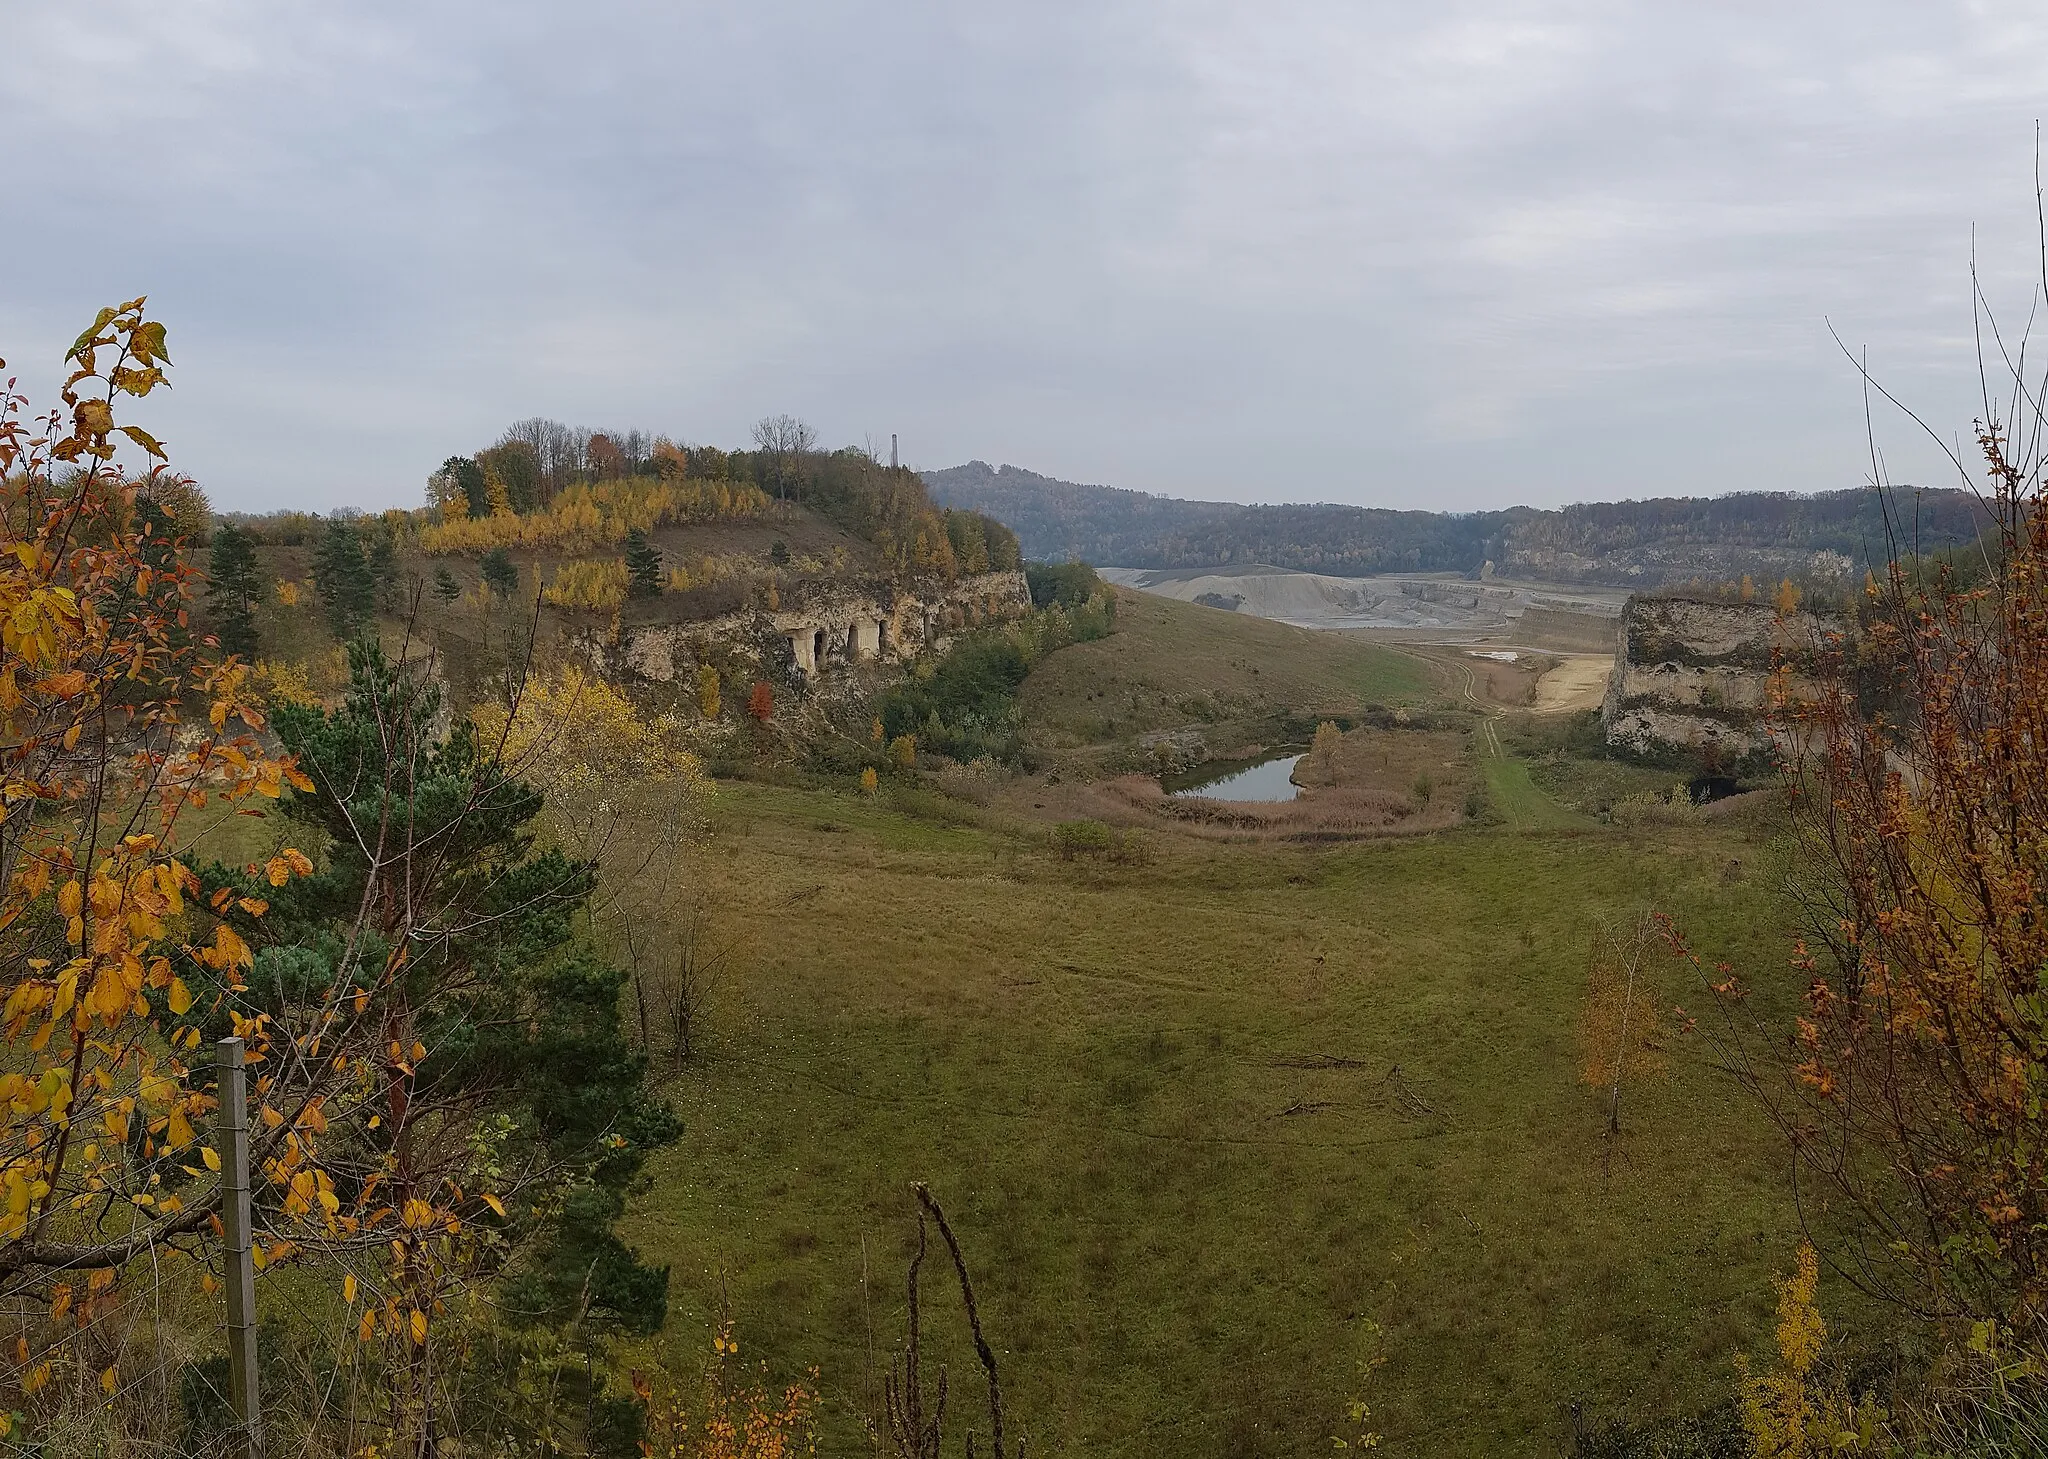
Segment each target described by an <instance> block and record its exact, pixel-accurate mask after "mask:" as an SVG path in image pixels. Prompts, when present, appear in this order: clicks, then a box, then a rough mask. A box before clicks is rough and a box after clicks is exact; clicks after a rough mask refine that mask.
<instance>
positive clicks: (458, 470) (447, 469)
mask: <svg viewBox="0 0 2048 1459" xmlns="http://www.w3.org/2000/svg"><path fill="white" fill-rule="evenodd" d="M427 500H428V502H429V503H431V504H432V505H434V506H436V507H439V508H440V509H441V514H442V516H443V517H444V518H448V519H458V518H462V517H481V516H483V515H484V514H485V513H486V512H488V511H489V510H490V506H489V504H488V503H487V501H486V500H485V492H484V473H483V469H482V468H481V467H479V466H478V465H477V464H476V462H475V461H474V460H472V459H471V458H470V457H468V456H450V457H449V458H448V459H447V460H446V461H443V462H442V463H441V469H440V470H439V471H436V472H435V473H434V474H433V475H432V476H430V477H428V478H427Z"/></svg>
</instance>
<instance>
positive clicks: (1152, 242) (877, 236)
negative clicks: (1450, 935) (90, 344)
mask: <svg viewBox="0 0 2048 1459" xmlns="http://www.w3.org/2000/svg"><path fill="white" fill-rule="evenodd" d="M4 23H5V24H6V26H7V34H6V44H7V49H8V51H9V63H8V64H7V65H6V66H5V67H0V128H4V132H5V135H6V136H7V137H8V140H9V142H10V145H11V146H12V147H13V148H14V156H15V157H16V159H17V162H16V167H17V182H18V184H19V185H17V186H16V187H14V188H12V189H10V190H9V201H8V203H7V204H6V205H5V207H6V209H7V213H8V216H7V218H6V220H5V225H4V233H0V236H4V237H5V238H6V240H7V248H6V263H7V265H8V266H7V268H6V269H5V272H4V274H0V353H5V354H6V355H7V356H8V358H9V360H10V362H11V363H12V365H13V367H14V368H16V369H18V370H21V371H22V372H23V373H24V374H25V375H26V376H27V377H28V383H31V384H32V385H34V386H36V387H37V388H38V390H47V388H48V386H49V384H50V383H52V380H53V377H54V369H53V368H52V366H53V362H54V360H55V357H56V355H57V353H59V352H60V351H61V349H62V342H63V341H64V340H66V339H68V338H69V336H70V334H71V333H73V332H75V330H76V328H77V327H78V324H79V323H81V322H83V319H84V318H86V317H89V311H90V310H91V309H92V308H93V307H95V306H96V305H97V304H98V303H100V302H103V301H105V300H111V299H113V298H115V297H118V296H124V295H126V294H130V293H134V292H140V291H144V290H147V291H148V292H150V293H151V295H152V298H153V301H154V305H155V307H156V308H157V309H158V311H159V312H160V314H161V315H162V317H164V318H165V319H166V320H167V321H168V322H169V323H170V325H171V328H172V340H173V343H174V352H175V354H176V357H177V359H178V364H179V369H178V372H177V375H176V380H177V390H176V393H175V394H174V395H173V396H171V397H169V398H168V399H166V400H165V401H164V402H163V403H162V404H158V403H157V402H156V401H154V400H152V401H151V402H150V403H149V415H150V423H151V424H152V425H161V427H162V434H163V435H165V436H166V437H167V438H169V439H170V440H171V441H172V443H173V446H174V448H175V451H176V456H177V459H178V461H179V463H180V464H181V465H182V466H183V467H185V468H186V469H188V470H190V471H192V472H193V473H194V474H196V475H198V476H199V477H200V478H201V479H202V480H204V481H205V482H206V483H207V484H208V485H209V486H210V488H211V489H212V490H213V492H214V494H215V496H216V498H217V499H218V500H220V501H221V502H222V503H223V504H228V505H235V506H245V507H262V506H268V505H276V504H281V503H286V502H290V503H310V504H316V505H322V504H340V503H354V504H361V505H381V504H385V503H388V502H391V501H414V500H417V499H418V496H419V490H420V482H421V480H422V479H423V477H424V476H425V474H426V472H427V471H428V470H430V469H431V468H432V466H433V465H434V464H435V463H436V462H438V461H439V460H440V459H441V458H442V457H443V456H445V455H447V454H449V453H450V452H451V451H455V450H460V449H466V448H469V447H472V446H474V445H477V444H480V443H482V442H483V441H485V440H487V439H489V438H490V437H491V436H493V435H494V434H495V433H496V432H497V430H498V429H499V428H500V427H501V426H502V425H503V424H505V423H506V422H508V421H510V420H512V419H514V418H516V417H519V416H523V415H530V414H536V413H545V414H554V415H560V416H563V417H565V418H569V419H575V420H581V421H585V422H588V423H591V424H599V425H601V424H617V425H641V426H644V427H647V428H650V429H659V430H667V431H669V432H672V433H675V434H678V435H682V436H686V437H689V438H692V439H699V440H713V441H722V442H728V443H736V442H738V441H740V440H742V439H743V438H744V436H745V433H746V428H747V425H748V423H749V422H750V421H752V420H753V419H754V418H755V417H757V416H759V415H762V414H765V413H769V412H771V411H779V410H792V411H795V412H798V413H800V414H803V415H804V416H806V417H807V418H809V419H811V420H812V421H813V422H814V423H816V425H817V426H818V427H819V428H820V430H821V431H822V432H823V434H824V435H825V437H826V438H827V439H828V440H848V441H858V440H860V439H862V438H863V437H875V438H880V439H885V438H886V436H887V433H888V432H890V431H896V432H899V433H900V434H901V436H902V438H903V440H904V442H905V445H906V448H907V450H908V451H909V453H910V455H911V457H912V459H913V460H915V461H917V462H918V463H920V464H924V465H934V466H936V465H946V464H951V463H953V462H955V461H959V460H963V459H966V458H968V457H970V456H980V457H984V458H987V459H991V460H1009V461H1015V462H1017V463H1019V464H1024V465H1028V466H1031V467H1033V468H1034V469H1038V470H1042V471H1046V472H1049V473H1052V474H1055V475H1061V476H1068V477H1074V478H1079V479H1085V480H1096V481H1110V482H1114V483H1117V484H1120V485H1128V486H1137V487H1143V488H1148V489H1151V490H1158V491H1168V492H1175V493H1180V494H1186V495H1198V496H1200V495H1206V496H1230V497H1237V498H1240V499H1247V498H1249V499H1279V498H1299V497H1317V498H1324V499H1334V500H1351V501H1360V502H1369V503H1385V504H1404V505H1405V504H1415V505H1429V506H1439V507H1457V508H1471V507H1480V506H1493V505H1500V504H1504V503H1507V502H1510V501H1518V500H1526V501H1533V502H1556V501H1562V500H1571V499H1584V498H1589V497H1598V496H1615V495H1626V494H1638V495H1639V494H1645V493H1649V492H1663V491H1694V492H1698V491H1714V490H1722V489H1728V488H1732V487H1771V488H1788V489H1814V488H1821V487H1833V486H1840V485H1845V484H1850V483H1852V482H1854V481H1855V480H1856V479H1857V478H1858V475H1859V472H1860V469H1861V462H1862V459H1863V453H1862V438H1861V424H1860V421H1861V415H1860V403H1859V400H1858V391H1857V385H1856V381H1855V377H1854V374H1853V372H1852V371H1850V370H1849V368H1848V367H1847V365H1846V363H1845V362H1844V361H1843V360H1842V359H1841V357H1840V355H1839V353H1837V351H1836V349H1835V346H1834V345H1833V343H1832V342H1831V341H1830V339H1829V337H1828V334H1827V330H1826V327H1825V323H1824V318H1825V319H1831V320H1833V321H1834V323H1835V324H1836V326H1837V327H1838V328H1839V329H1840V330H1841V331H1842V333H1843V336H1844V338H1845V339H1846V340H1848V341H1849V342H1850V343H1852V344H1853V345H1855V346H1857V347H1859V348H1860V347H1863V346H1866V345H1867V346H1868V347H1869V349H1870V351H1871V359H1872V362H1873V365H1874V366H1875V367H1876V368H1877V369H1879V370H1880V371H1881V372H1882V373H1883V374H1884V375H1885V376H1886V377H1887V379H1888V380H1890V381H1892V382H1894V383H1895V384H1896V385H1897V386H1898V388H1899V389H1901V390H1902V391H1903V392H1904V393H1905V394H1907V395H1908V396H1910V397H1911V398H1913V399H1914V400H1915V401H1916V403H1919V404H1922V405H1924V406H1925V407H1926V408H1927V410H1928V412H1929V413H1930V415H1931V416H1933V417H1934V418H1936V419H1939V420H1942V421H1943V422H1944V423H1946V424H1948V425H1952V426H1954V427H1957V428H1962V427H1966V426H1967V423H1968V420H1969V418H1970V416H1971V414H1972V413H1973V411H1974V408H1975V389H1974V386H1975V381H1974V373H1973V369H1974V366H1973V356H1972V353H1971V343H1970V309H1969V297H1968V272H1967V271H1968V266H1969V254H1970V248H1971V238H1972V228H1973V225H1974V227H1975V229H1976V246H1977V248H1978V251H1979V256H1980V259H1981V262H1982V264H1983V267H1984V272H1985V275H1986V278H1987V282H1988V287H1989V288H1990V290H1991V292H1992V294H1993V297H1994V299H1996V300H1997V301H1998V302H2000V303H2001V305H2003V306H2005V307H2006V309H2007V311H2008V312H2009V313H2012V314H2015V315H2019V316H2023V315H2024V313H2025V309H2026V304H2027V299H2028V292H2029V289H2030V286H2031V284H2032V281H2033V272H2032V271H2033V270H2034V269H2035V268H2036V265H2037V263H2038V260H2037V259H2036V257H2035V255H2034V247H2035V239H2034V234H2033V227H2034V220H2033V198H2032V195H2031V186H2032V172H2031V168H2032V146H2033V122H2034V118H2035V116H2036V114H2037V112H2038V110H2039V108H2040V106H2041V101H2042V97H2043V95H2044V90H2048V44H2044V41H2048V33H2044V32H2048V19H2044V17H2043V16H2042V15H2041V14H2039V13H2038V7H2036V6H2026V5H2019V4H2006V3H1985V4H1975V5H1928V4H1919V3H1905V0H1898V3H1863V4H1848V3H1841V4H1835V3H1827V4H1814V5H1808V6H1800V7H1786V6H1782V5H1771V6H1766V5H1761V4H1756V5H1749V4H1726V5H1715V6H1691V7H1677V6H1666V5H1652V4H1636V5H1620V4H1591V3H1587V4H1570V3H1550V4H1527V3H1514V4H1510V3H1507V0H1493V3H1490V4H1476V3H1473V4H1455V3H1454V4H1433V5H1414V4H1407V5H1396V4H1386V3H1381V4H1366V5H1360V4H1355V3H1340V0H1295V3H1288V4H1282V5H1261V6H1251V5H1245V4H1242V3H1230V4H1226V3H1215V0H1210V3H1205V0H1189V3H1150V4H1140V3H1131V0H1111V3H1106V4H1105V3H1097V4H1086V3H1078V0H1069V3H1058V0H1055V3H1047V4H1042V5H1036V6H1030V7H1005V8H997V7H964V6H958V5H937V4H914V3H913V4H906V5H899V6H888V7H882V6H854V5H848V4H834V3H827V0H818V3H810V4H799V3H793V0H792V3H772V0H769V3H753V4H740V3H730V4H695V5H668V4H654V3H647V4H629V3H620V0H596V3H586V4H583V5H579V6H573V7H568V6H559V5H549V4H537V3H527V4H519V3H507V4H496V5H482V4H472V3H463V4H456V3H441V4H408V5H402V4H395V3H359V4H352V5H350V6H347V7H334V6H320V5H315V4H310V3H293V0H277V3H262V0H193V3H190V4H184V5H179V6H175V7H170V6H162V5H155V4H149V3H147V0H109V3H103V4H100V5H96V6H93V7H90V8H87V7H78V6H72V5H64V4H57V3H44V0H27V3H26V4H23V3H20V0H17V4H16V5H15V6H14V7H11V9H10V14H9V15H8V17H7V19H6V21H5V22H4ZM1887 440H1888V442H1889V443H1890V445H1891V446H1892V449H1893V450H1894V452H1895V456H1894V460H1895V463H1896V464H1897V466H1898V469H1900V470H1901V471H1903V472H1905V473H1907V474H1915V473H1918V474H1926V475H1931V474H1932V472H1933V469H1934V466H1933V462H1932V460H1931V458H1930V456H1929V453H1928V452H1927V451H1925V450H1924V449H1923V448H1922V447H1920V446H1918V445H1917V444H1916V443H1915V442H1914V441H1913V439H1912V436H1911V433H1910V432H1909V431H1906V430H1904V429H1902V428H1895V427H1887Z"/></svg>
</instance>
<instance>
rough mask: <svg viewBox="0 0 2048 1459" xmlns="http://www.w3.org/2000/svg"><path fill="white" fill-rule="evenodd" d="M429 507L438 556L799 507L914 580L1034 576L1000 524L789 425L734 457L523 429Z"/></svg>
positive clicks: (610, 538)
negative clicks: (944, 504) (947, 505)
mask: <svg viewBox="0 0 2048 1459" xmlns="http://www.w3.org/2000/svg"><path fill="white" fill-rule="evenodd" d="M428 498H429V500H430V501H431V502H432V504H433V505H434V507H435V508H436V509H437V510H438V512H439V514H440V516H441V519H442V520H441V523H440V524H439V525H436V526H431V527H429V528H427V529H426V531H425V532H424V533H423V534H422V545H423V546H424V547H425V548H426V550H428V551H429V552H434V551H452V552H462V551H470V550H483V549H486V548H489V547H509V548H518V547H528V548H536V549H553V550H568V551H588V550H591V549H594V548H596V547H600V546H604V545H610V544H613V543H619V542H623V541H626V540H627V539H628V538H629V536H630V535H631V534H633V533H639V534H641V536H642V537H643V538H644V537H645V535H646V534H647V533H649V532H651V531H653V530H654V529H655V528H656V527H659V526H661V525H664V524H666V523H671V522H681V521H690V520H696V519H712V518H722V517H740V518H758V517H762V516H765V515H767V514H768V513H769V512H770V510H771V509H772V508H773V507H774V505H775V504H776V503H778V502H795V503H797V504H799V505H802V506H804V507H807V508H809V509H810V510H812V511H814V512H816V513H817V514H818V515H819V516H821V517H823V518H825V519H826V520H827V521H829V522H831V523H832V524H833V525H834V526H837V527H841V528H843V529H845V530H846V531H848V532H851V533H853V534H854V535H855V536H858V537H862V538H865V539H866V540H868V541H870V542H873V543H874V544H875V545H876V546H877V547H879V548H880V549H881V550H882V553H883V555H884V556H885V557H886V558H887V560H888V561H889V562H890V563H891V564H892V565H893V566H894V567H896V568H897V569H899V570H902V571H911V572H933V573H938V574H941V575H943V576H947V577H951V576H955V575H957V574H962V573H982V572H1003V571H1014V570H1015V569H1017V568H1018V567H1020V566H1022V563H1023V554H1022V551H1021V549H1020V548H1019V545H1018V541H1017V537H1016V534H1015V533H1013V532H1011V531H1010V530H1009V529H1008V528H1007V527H1005V526H1003V525H1002V524H1001V523H1000V522H998V521H996V520H995V519H993V518H992V517H988V516H985V515H983V514H982V513H980V512H976V511H967V510H953V511H942V510H940V509H938V508H936V507H934V506H933V504H932V501H931V498H930V496H929V494H928V493H927V492H926V490H925V486H924V483H923V481H922V480H920V479H919V477H918V476H917V474H916V473H915V472H913V471H910V470H907V469H904V468H901V467H890V466H885V465H883V464H882V463H881V462H879V461H877V460H876V459H875V458H874V457H873V456H872V455H871V454H870V453H868V452H867V451H864V450H861V449H858V448H855V447H843V448H841V449H838V450H832V451H827V450H823V449H820V448H819V447H818V445H817V440H816V435H815V433H814V432H813V431H812V430H811V429H810V428H809V427H808V426H806V425H804V424H803V423H802V422H801V421H798V420H795V419H794V418H793V417H788V416H778V417H772V418H770V419H768V420H766V421H763V422H762V423H761V424H760V425H759V426H758V427H756V429H755V431H754V442H753V449H751V450H735V451H727V450H722V449H720V448H718V447H715V446H684V445H681V444H678V443H677V442H675V441H673V440H671V439H669V438H668V437H666V436H659V435H649V434H647V433H646V432H643V431H637V430H635V431H625V432H607V431H591V430H585V429H580V428H571V427H569V426H565V425H562V424H561V423H560V422H556V421H547V420H538V419H536V420H526V421H520V422H518V423H517V424H515V425H514V426H512V427H511V428H510V429H508V430H507V431H506V432H505V434H504V435H503V436H501V437H500V438H499V439H498V441H497V442H496V443H495V444H493V445H491V446H489V447H486V448H485V449H483V450H481V451H478V452H476V453H475V454H474V455H472V456H455V457H450V458H449V459H448V460H447V461H446V462H444V463H443V464H442V466H441V468H440V470H438V471H437V472H435V473H434V475H433V477H432V478H431V479H430V480H429V482H428ZM630 566H631V565H630V564H629V570H630ZM635 581H636V582H639V583H642V584H643V587H642V588H640V589H637V590H636V591H642V592H644V591H645V586H644V585H645V584H646V583H647V582H649V581H651V580H650V579H648V578H647V577H646V575H645V573H644V572H643V573H642V574H640V575H639V576H637V577H636V578H635ZM657 591H658V589H657Z"/></svg>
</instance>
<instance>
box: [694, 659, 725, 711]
mask: <svg viewBox="0 0 2048 1459" xmlns="http://www.w3.org/2000/svg"><path fill="white" fill-rule="evenodd" d="M723 707H724V706H723V705H721V704H720V703H719V699H718V670H717V668H715V667H714V666H713V665H711V664H699V665H697V708H698V710H699V711H700V712H701V713H702V714H703V716H704V717H705V718H706V719H716V718H718V712H719V710H720V709H722V708H723Z"/></svg>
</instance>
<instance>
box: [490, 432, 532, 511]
mask: <svg viewBox="0 0 2048 1459" xmlns="http://www.w3.org/2000/svg"><path fill="white" fill-rule="evenodd" d="M476 464H477V469H478V471H479V473H487V474H489V475H491V476H495V477H496V478H497V479H498V481H499V482H501V483H502V484H503V487H504V501H505V506H506V507H507V509H509V510H511V511H514V512H531V511H534V510H535V509H537V508H538V507H540V506H541V505H542V504H543V500H544V498H545V496H546V488H545V485H544V482H543V477H544V473H543V471H542V469H541V462H540V454H539V452H537V451H536V450H535V449H534V447H533V446H532V444H531V443H529V442H526V441H520V440H504V441H500V442H499V443H498V444H497V445H495V446H493V447H491V448H490V449H489V450H488V451H479V452H477V457H476ZM488 495H489V490H488V487H487V488H486V497H487V498H488Z"/></svg>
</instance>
